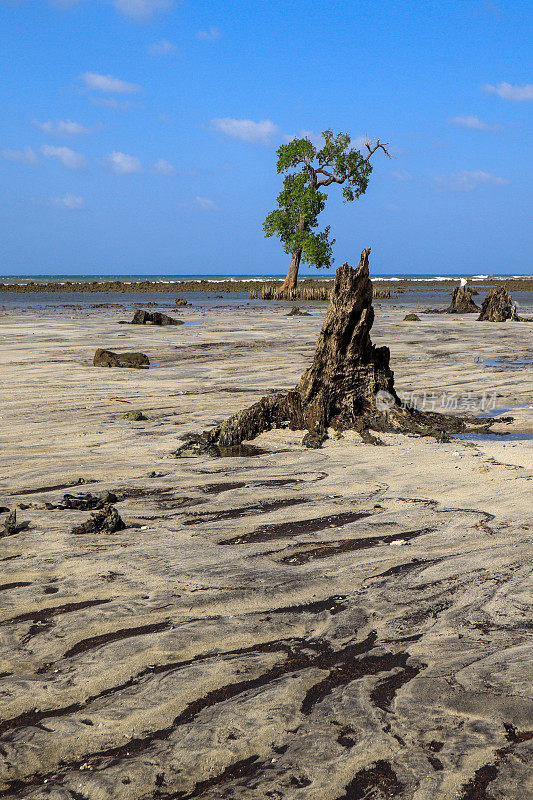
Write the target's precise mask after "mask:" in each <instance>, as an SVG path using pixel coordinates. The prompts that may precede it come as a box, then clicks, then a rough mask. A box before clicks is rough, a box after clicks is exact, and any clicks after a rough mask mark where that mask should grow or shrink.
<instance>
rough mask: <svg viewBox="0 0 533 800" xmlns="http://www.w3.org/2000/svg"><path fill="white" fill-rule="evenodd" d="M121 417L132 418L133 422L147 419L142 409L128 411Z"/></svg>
mask: <svg viewBox="0 0 533 800" xmlns="http://www.w3.org/2000/svg"><path fill="white" fill-rule="evenodd" d="M121 419H130V420H132V422H141V420H143V419H146V417H145V416H144V414H143V412H142V411H138V410H137V411H128V412H127V413H126V414H122V417H121Z"/></svg>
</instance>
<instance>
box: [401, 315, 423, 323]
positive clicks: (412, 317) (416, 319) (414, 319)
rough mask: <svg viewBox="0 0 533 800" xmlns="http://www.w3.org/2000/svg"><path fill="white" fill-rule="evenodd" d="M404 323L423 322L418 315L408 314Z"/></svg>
mask: <svg viewBox="0 0 533 800" xmlns="http://www.w3.org/2000/svg"><path fill="white" fill-rule="evenodd" d="M403 321H404V322H421V321H422V320H421V319H420V317H419V316H418V314H406V315H405V317H404V318H403Z"/></svg>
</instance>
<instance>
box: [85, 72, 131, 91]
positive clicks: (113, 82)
mask: <svg viewBox="0 0 533 800" xmlns="http://www.w3.org/2000/svg"><path fill="white" fill-rule="evenodd" d="M80 77H81V79H82V81H83V82H84V83H85V85H86V87H87V88H88V89H95V90H97V91H99V92H110V93H111V94H133V93H134V92H139V91H140V90H141V87H140V86H139V85H138V84H136V83H129V81H121V80H120V79H119V78H114V77H113V76H112V75H100V74H99V73H98V72H84V73H83V75H80Z"/></svg>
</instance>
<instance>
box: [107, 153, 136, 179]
mask: <svg viewBox="0 0 533 800" xmlns="http://www.w3.org/2000/svg"><path fill="white" fill-rule="evenodd" d="M104 164H105V165H106V166H107V167H108V168H109V169H110V170H112V172H115V173H116V174H117V175H131V174H132V173H134V172H141V171H142V164H141V162H140V161H139V159H138V158H136V156H129V155H127V154H126V153H120V152H119V151H118V150H114V151H113V152H112V153H109V155H108V156H106V157H105V159H104Z"/></svg>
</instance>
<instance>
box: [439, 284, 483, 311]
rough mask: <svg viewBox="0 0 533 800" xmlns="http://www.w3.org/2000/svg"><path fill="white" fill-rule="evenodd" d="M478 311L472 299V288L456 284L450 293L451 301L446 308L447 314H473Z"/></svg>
mask: <svg viewBox="0 0 533 800" xmlns="http://www.w3.org/2000/svg"><path fill="white" fill-rule="evenodd" d="M476 311H479V306H476V304H475V303H474V301H473V300H472V290H471V289H469V288H468V286H456V287H455V289H454V290H453V294H452V302H451V304H450V305H449V306H448V308H447V309H446V313H447V314H474V313H475V312H476Z"/></svg>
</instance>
